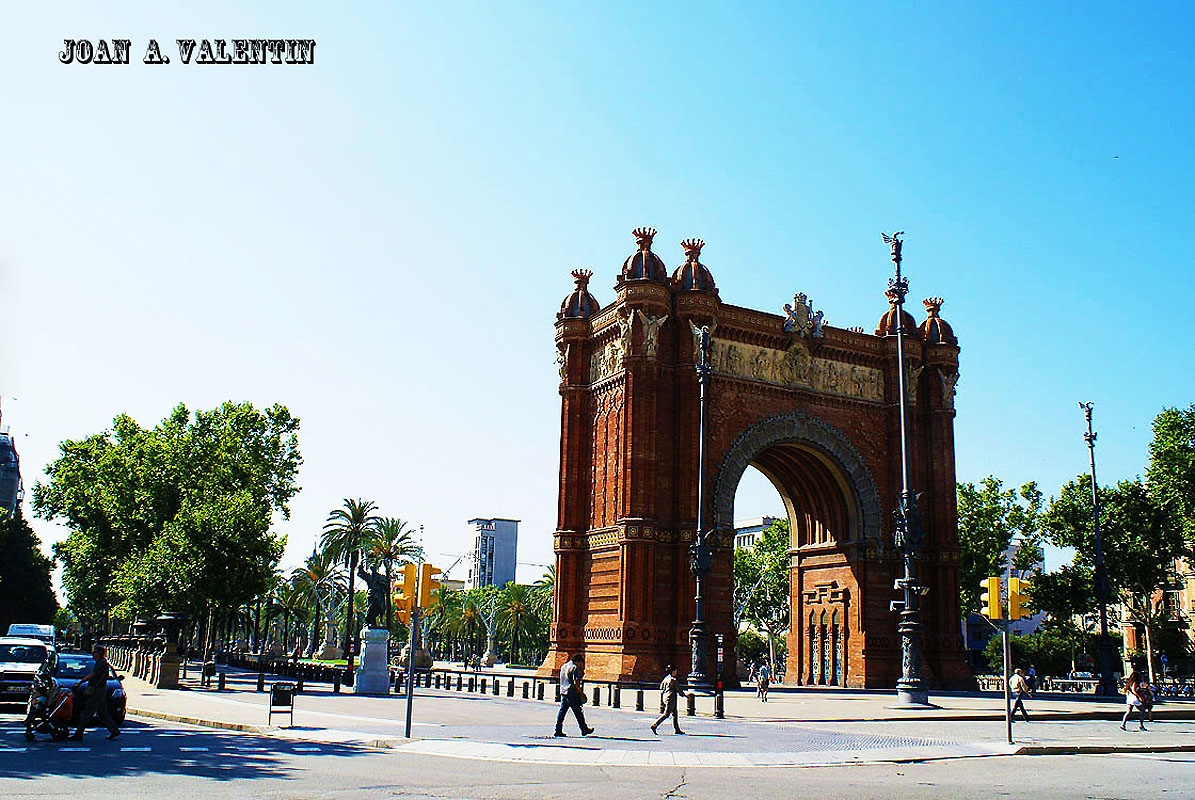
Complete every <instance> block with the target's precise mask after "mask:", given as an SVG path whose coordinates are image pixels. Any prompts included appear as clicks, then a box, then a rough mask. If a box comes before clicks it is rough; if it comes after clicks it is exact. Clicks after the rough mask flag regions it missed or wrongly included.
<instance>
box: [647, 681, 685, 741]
mask: <svg viewBox="0 0 1195 800" xmlns="http://www.w3.org/2000/svg"><path fill="white" fill-rule="evenodd" d="M676 694H677V689H676V667H674V666H672V665H671V664H669V665H668V667H667V668H666V669H665V670H664V680H662V681H660V705H661V706H663V708H664V711H663V713H661V714H660V716H659V718H657V719H656V721H655V722H653V723H652V724H651V732H652V733H655V734H657V735H658V731H657V730H656V728H658V727H659V726H660V723H661V722H663V721H664V720H666V719H668V717H669V716H671V717H672V732H673V733H675V734H676V735H677V736H684V735H685V732H684V731H682V730H681V729H680V714H679V712H678V711H677V708H676Z"/></svg>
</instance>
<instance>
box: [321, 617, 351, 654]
mask: <svg viewBox="0 0 1195 800" xmlns="http://www.w3.org/2000/svg"><path fill="white" fill-rule="evenodd" d="M343 657H344V651H343V650H341V649H340V648H339V647H337V646H336V623H335V622H332V621H331V620H325V621H324V644H323V647H322V648H321V649H320V651H319V653H318V654H317V655H316V658H318V659H320V660H321V661H335V660H336V659H338V658H343Z"/></svg>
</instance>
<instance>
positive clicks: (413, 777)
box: [0, 715, 1195, 800]
mask: <svg viewBox="0 0 1195 800" xmlns="http://www.w3.org/2000/svg"><path fill="white" fill-rule="evenodd" d="M16 723H17V720H16V718H15V717H14V716H13V715H4V716H2V717H0V743H2V747H0V796H3V797H5V798H26V797H37V798H58V797H61V798H71V800H78V798H80V797H86V798H108V797H113V798H122V800H127V798H129V797H135V796H140V797H177V798H182V797H203V798H208V797H212V798H217V797H219V798H233V797H235V798H244V797H254V798H267V799H268V800H283V798H307V797H310V798H342V797H343V798H349V797H351V798H354V800H357V799H358V798H361V799H369V800H372V798H393V797H403V798H462V799H463V800H472V799H473V798H487V799H489V800H506V799H507V798H510V799H511V800H513V799H514V798H533V799H539V798H545V799H546V798H560V797H568V798H570V800H587V798H600V799H601V800H621V799H622V798H718V800H726V798H733V800H754V798H775V797H783V796H787V795H795V794H800V795H802V796H819V795H820V796H827V797H839V798H856V797H863V798H885V800H904V798H921V797H925V798H956V797H957V798H985V800H991V799H992V798H1003V797H1057V798H1092V797H1099V798H1135V799H1136V800H1145V799H1147V798H1175V797H1191V796H1192V786H1193V781H1192V778H1193V777H1195V756H1192V755H1191V754H1179V755H1144V754H1138V755H1108V756H1077V757H1058V756H1043V757H1034V758H1026V757H993V758H977V759H963V760H946V761H934V762H926V763H913V764H869V765H856V766H843V767H823V768H819V769H801V768H795V769H794V768H772V767H754V768H748V769H736V768H721V769H699V768H685V767H680V766H669V767H621V768H616V769H615V768H611V767H605V766H556V765H543V764H519V763H504V762H491V761H478V760H458V759H444V758H438V757H435V756H428V755H419V754H415V753H410V752H403V751H401V750H399V751H395V750H380V749H375V748H369V747H364V746H361V745H354V744H339V743H312V742H304V741H300V740H287V739H279V738H277V737H275V736H272V735H260V734H251V733H236V732H225V731H211V730H204V729H196V728H191V727H189V726H182V725H177V724H170V723H156V722H151V723H146V722H141V721H131V722H130V723H129V725H128V726H127V728H126V733H125V734H124V735H122V736H121V737H120V738H119V739H117V740H116V741H113V742H109V741H106V740H105V739H104V734H103V732H102V731H99V730H96V731H93V732H91V733H89V734H88V736H87V738H86V739H85V740H84V741H83V742H82V743H81V744H77V743H64V744H61V745H59V744H55V743H51V742H47V741H45V740H42V741H39V742H38V743H36V744H32V745H27V744H26V743H25V742H24V739H23V736H22V735H21V730H20V729H19V726H18V725H17V724H16ZM78 748H87V749H86V750H80V749H78Z"/></svg>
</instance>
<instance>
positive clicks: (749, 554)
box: [734, 519, 791, 654]
mask: <svg viewBox="0 0 1195 800" xmlns="http://www.w3.org/2000/svg"><path fill="white" fill-rule="evenodd" d="M790 541H791V539H790V537H789V530H788V520H787V519H777V520H775V521H773V522H772V524H771V525H769V526H768V527H767V528H764V530H763V531H762V532H761V533H760V535H759V538H758V539H757V540H756V542H755V545H754V546H752V547H740V548H738V549H737V550H735V551H734V608H735V623H736V624H738V623H740V622H743V621H745V622H747V623H748V624H749V625H750V626H752V627H753V628H755V629H757V630H760V631H763V632H764V633H765V634H767V637H768V645H769V652H770V653H772V654H774V652H775V650H774V647H775V639H776V637H777V636H780V635H781V634H783V633H784V632H785V631H786V630H788V626H789V603H790V599H791V598H790V596H789V593H790V588H789V556H788V550H789V546H790Z"/></svg>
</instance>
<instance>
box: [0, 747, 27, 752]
mask: <svg viewBox="0 0 1195 800" xmlns="http://www.w3.org/2000/svg"><path fill="white" fill-rule="evenodd" d="M28 749H29V748H28V747H0V753H24V752H25V751H26V750H28Z"/></svg>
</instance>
